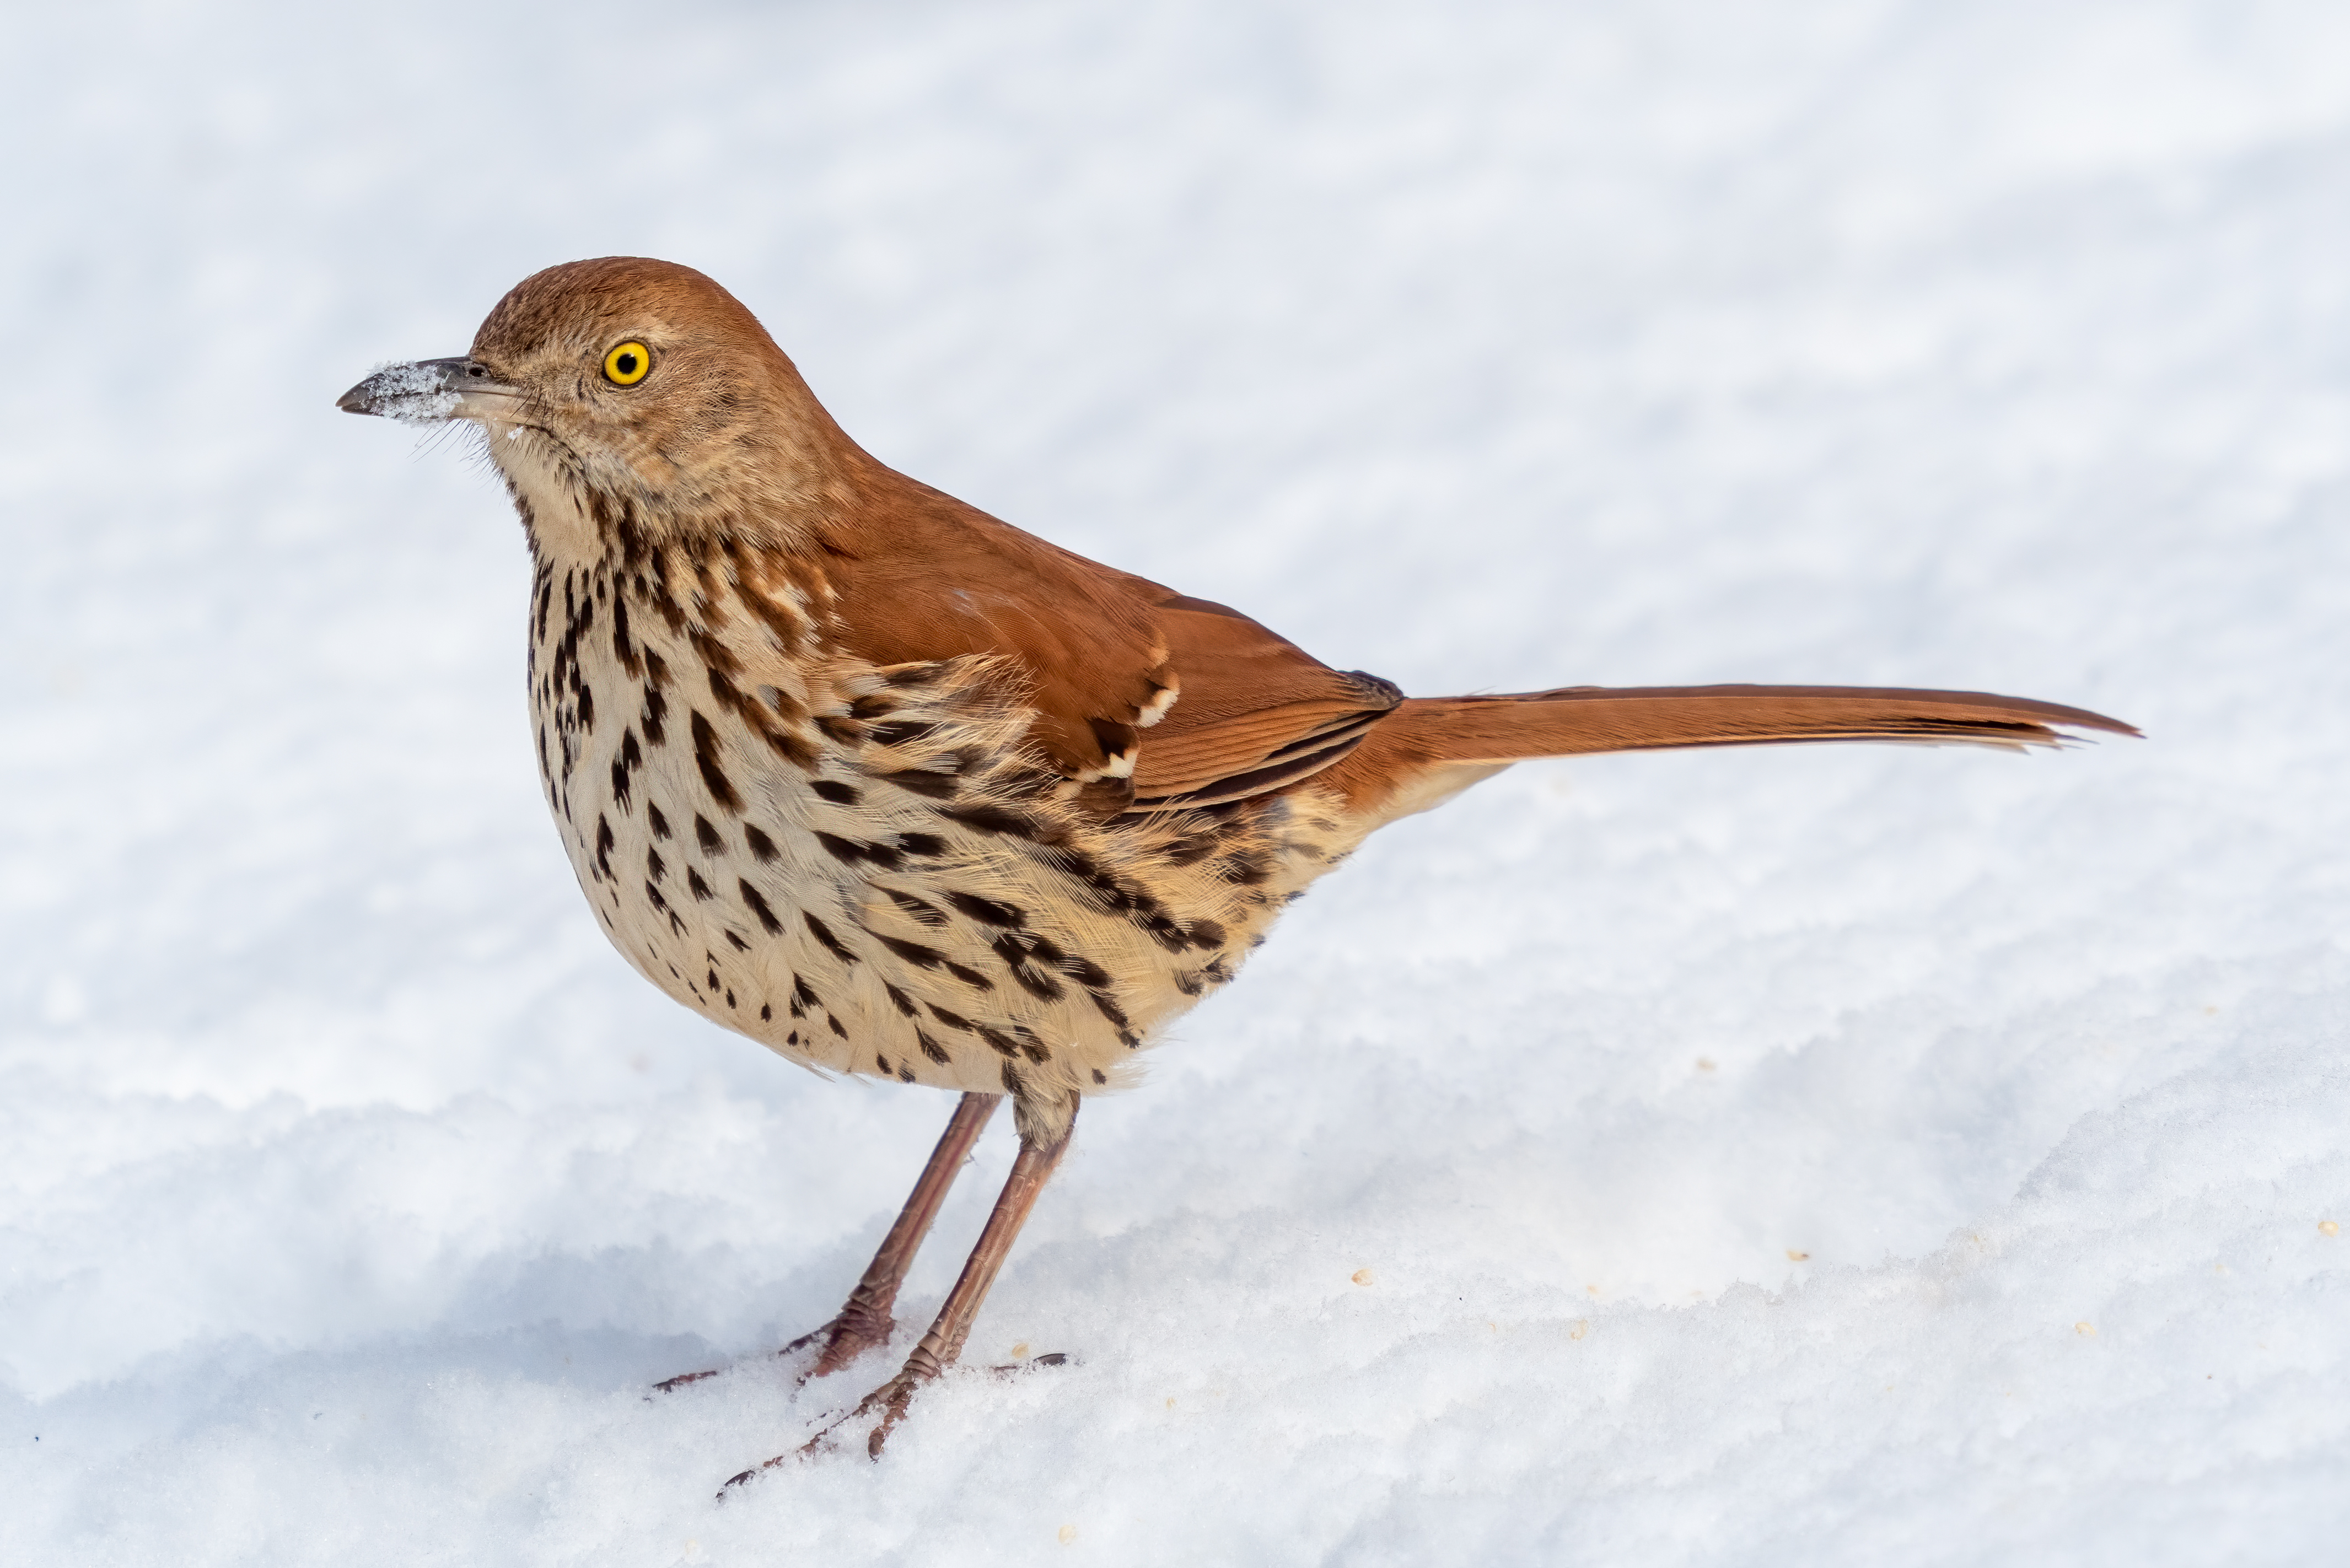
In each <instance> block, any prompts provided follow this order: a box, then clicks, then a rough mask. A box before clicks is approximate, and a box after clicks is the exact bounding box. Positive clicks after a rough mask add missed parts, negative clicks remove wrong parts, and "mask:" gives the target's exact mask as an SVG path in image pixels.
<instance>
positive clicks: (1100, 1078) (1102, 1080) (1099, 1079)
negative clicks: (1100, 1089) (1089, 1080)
mask: <svg viewBox="0 0 2350 1568" xmlns="http://www.w3.org/2000/svg"><path fill="white" fill-rule="evenodd" d="M1094 1082H1095V1083H1097V1084H1107V1083H1108V1082H1109V1075H1108V1074H1107V1073H1105V1072H1103V1071H1102V1070H1101V1069H1100V1068H1099V1067H1096V1068H1095V1069H1094Z"/></svg>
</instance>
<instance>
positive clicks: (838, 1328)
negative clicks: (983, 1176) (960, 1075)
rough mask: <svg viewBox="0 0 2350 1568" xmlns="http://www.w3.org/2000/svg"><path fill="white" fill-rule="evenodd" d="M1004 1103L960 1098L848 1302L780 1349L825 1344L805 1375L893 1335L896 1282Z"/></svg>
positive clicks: (823, 1371)
mask: <svg viewBox="0 0 2350 1568" xmlns="http://www.w3.org/2000/svg"><path fill="white" fill-rule="evenodd" d="M1001 1104H1003V1096H1002V1095H965V1096H963V1097H962V1104H960V1105H958V1106H955V1113H954V1116H953V1118H952V1119H951V1120H950V1121H949V1122H948V1123H947V1130H946V1131H945V1132H943V1133H941V1134H940V1135H939V1147H936V1148H934V1149H932V1150H931V1162H930V1163H929V1164H928V1165H926V1166H924V1167H922V1176H921V1179H920V1180H919V1181H917V1182H915V1183H914V1190H913V1191H912V1192H911V1193H910V1194H909V1195H908V1197H907V1199H906V1207H905V1208H904V1209H902V1210H899V1214H898V1222H897V1223H896V1224H895V1225H892V1226H890V1227H889V1235H888V1236H886V1237H884V1238H883V1239H882V1241H881V1249H880V1251H877V1252H875V1253H874V1254H873V1262H870V1263H868V1264H867V1265H866V1269H865V1277H864V1278H863V1279H861V1280H859V1281H858V1282H857V1288H856V1289H855V1290H853V1291H851V1292H849V1293H848V1301H847V1304H845V1305H844V1306H842V1307H841V1309H840V1312H839V1314H838V1315H837V1316H836V1317H834V1319H833V1320H832V1321H831V1322H830V1323H828V1324H825V1325H824V1326H823V1327H822V1328H819V1329H816V1331H815V1332H813V1333H810V1334H802V1335H800V1336H799V1338H797V1339H795V1340H794V1341H792V1342H791V1343H790V1344H789V1345H785V1346H784V1348H783V1349H782V1350H780V1351H778V1352H776V1354H777V1355H790V1354H792V1352H794V1351H795V1350H798V1349H801V1348H802V1347H804V1346H806V1345H816V1344H819V1343H820V1344H822V1345H823V1346H824V1353H823V1354H822V1355H818V1356H817V1357H816V1365H815V1366H811V1367H809V1368H808V1370H807V1372H806V1376H805V1377H804V1378H803V1381H805V1380H806V1377H822V1376H826V1375H827V1373H833V1372H837V1371H839V1370H840V1369H841V1368H842V1367H844V1366H847V1365H848V1364H849V1363H850V1362H852V1361H854V1360H856V1359H857V1358H858V1356H860V1355H864V1354H865V1352H866V1351H867V1350H868V1349H870V1348H871V1347H872V1346H874V1345H879V1344H882V1343H883V1342H884V1341H886V1340H888V1339H889V1331H890V1330H891V1329H892V1328H894V1327H896V1326H897V1324H896V1320H895V1319H894V1318H892V1317H891V1316H890V1308H891V1307H893V1306H895V1305H896V1304H897V1301H898V1287H899V1285H900V1284H902V1283H904V1282H905V1279H906V1271H907V1270H908V1269H909V1268H911V1267H912V1266H913V1262H914V1254H915V1253H916V1252H917V1251H920V1249H921V1245H922V1238H923V1237H925V1236H927V1235H929V1234H930V1233H931V1221H932V1220H936V1219H937V1218H938V1217H939V1210H940V1208H941V1206H943V1205H944V1204H945V1202H946V1200H947V1191H948V1189H950V1188H951V1187H953V1186H954V1180H955V1178H956V1177H957V1176H958V1175H960V1174H961V1173H962V1164H963V1161H964V1160H966V1159H968V1158H971V1146H972V1145H973V1144H975V1143H977V1142H978V1141H979V1135H980V1134H981V1133H982V1132H983V1131H984V1130H985V1129H986V1127H987V1122H988V1118H989V1117H991V1116H993V1115H995V1107H996V1106H999V1105H1001Z"/></svg>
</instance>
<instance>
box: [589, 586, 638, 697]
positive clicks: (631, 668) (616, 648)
mask: <svg viewBox="0 0 2350 1568" xmlns="http://www.w3.org/2000/svg"><path fill="white" fill-rule="evenodd" d="M601 586H602V585H600V584H599V585H598V587H601ZM612 657H613V658H615V659H619V661H620V668H621V669H623V670H627V671H628V672H629V677H630V678H631V679H634V678H635V677H637V676H640V675H642V674H643V673H644V672H645V665H644V660H642V659H639V658H638V657H637V647H636V644H635V643H634V642H632V641H630V640H629V602H628V600H626V599H624V598H622V597H619V596H618V595H614V596H613V598H612Z"/></svg>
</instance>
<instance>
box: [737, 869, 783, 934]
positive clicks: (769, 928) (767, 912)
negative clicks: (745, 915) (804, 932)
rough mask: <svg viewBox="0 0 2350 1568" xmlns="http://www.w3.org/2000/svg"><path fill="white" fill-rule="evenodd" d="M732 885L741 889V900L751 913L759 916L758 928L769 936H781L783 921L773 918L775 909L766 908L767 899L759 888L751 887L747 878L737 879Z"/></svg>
mask: <svg viewBox="0 0 2350 1568" xmlns="http://www.w3.org/2000/svg"><path fill="white" fill-rule="evenodd" d="M734 886H735V888H737V889H739V890H740V891H741V893H742V895H743V903H744V904H745V905H747V906H749V908H750V910H751V912H752V913H753V914H754V915H756V916H758V917H759V927H760V929H762V930H764V931H765V932H766V933H767V934H768V935H769V936H771V937H779V936H782V935H783V934H784V923H783V921H781V920H779V919H775V910H773V909H769V908H767V900H766V898H765V897H764V895H763V894H761V893H760V891H759V889H757V888H754V887H752V886H751V884H750V882H749V881H748V880H742V881H737V882H736V883H735V884H734Z"/></svg>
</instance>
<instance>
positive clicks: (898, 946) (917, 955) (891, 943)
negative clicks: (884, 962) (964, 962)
mask: <svg viewBox="0 0 2350 1568" xmlns="http://www.w3.org/2000/svg"><path fill="white" fill-rule="evenodd" d="M871 935H872V937H873V940H875V941H878V942H879V943H880V944H881V945H882V946H883V947H885V948H888V949H889V950H890V951H891V952H893V953H896V954H897V955H898V956H899V958H901V959H904V960H905V961H907V962H908V963H910V964H913V965H914V966H916V967H917V968H920V969H936V968H938V967H939V965H941V964H942V963H944V962H945V961H946V959H945V958H944V957H943V956H942V955H941V953H940V952H939V951H938V950H936V949H935V948H926V947H924V946H923V945H922V944H921V943H920V942H901V941H899V940H898V939H897V938H895V937H885V936H883V935H881V933H880V932H879V931H875V932H872V933H871Z"/></svg>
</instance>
